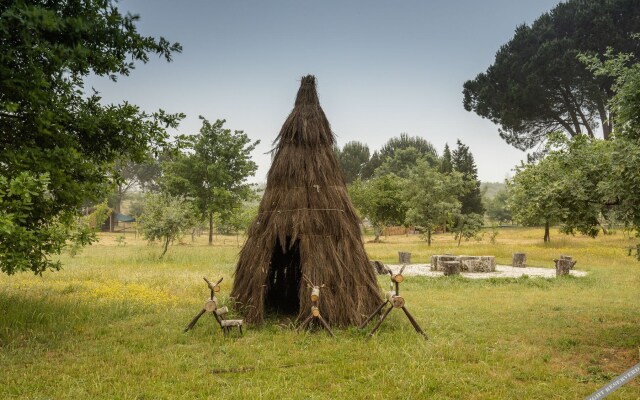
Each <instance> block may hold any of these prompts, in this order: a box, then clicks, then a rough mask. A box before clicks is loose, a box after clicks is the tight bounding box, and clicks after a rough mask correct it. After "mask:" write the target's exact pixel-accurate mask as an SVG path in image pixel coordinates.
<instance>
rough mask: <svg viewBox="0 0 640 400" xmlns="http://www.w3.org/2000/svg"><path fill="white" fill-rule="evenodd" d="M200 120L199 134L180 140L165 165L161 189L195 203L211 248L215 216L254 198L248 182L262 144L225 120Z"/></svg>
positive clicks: (183, 137)
mask: <svg viewBox="0 0 640 400" xmlns="http://www.w3.org/2000/svg"><path fill="white" fill-rule="evenodd" d="M200 119H201V120H202V128H200V133H199V134H197V135H181V136H180V137H179V138H178V141H179V148H180V151H179V152H178V153H177V154H176V155H175V157H174V159H173V160H172V161H170V162H167V163H166V164H165V168H164V171H165V172H164V177H163V181H162V185H163V187H164V190H165V191H167V192H168V193H170V194H172V195H175V196H182V197H187V198H191V199H193V201H194V202H195V205H196V207H197V209H198V211H199V212H200V214H201V215H202V217H203V218H206V219H207V220H208V222H209V244H210V245H211V244H213V220H214V213H216V212H217V213H220V214H224V213H228V212H229V213H230V212H231V210H233V209H234V208H237V207H238V206H239V205H240V204H241V202H242V201H243V200H246V199H249V198H250V197H251V196H252V194H253V192H252V191H251V187H250V185H249V184H248V183H247V182H246V181H247V178H248V177H249V176H252V175H253V174H254V173H255V171H256V170H257V168H258V166H257V165H256V163H255V162H253V161H252V160H251V152H252V151H253V150H254V149H255V148H256V146H257V145H258V144H259V143H260V141H255V142H252V141H251V139H249V137H248V136H247V135H246V134H245V133H244V132H243V131H231V130H230V129H225V128H224V123H225V120H217V121H216V122H214V123H211V122H209V121H208V120H207V119H206V118H204V117H200ZM224 217H225V216H224V215H223V218H224Z"/></svg>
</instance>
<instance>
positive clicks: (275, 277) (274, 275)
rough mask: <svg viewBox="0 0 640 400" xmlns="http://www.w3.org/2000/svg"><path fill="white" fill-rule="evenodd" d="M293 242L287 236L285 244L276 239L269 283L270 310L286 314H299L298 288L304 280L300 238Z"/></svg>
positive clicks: (268, 298)
mask: <svg viewBox="0 0 640 400" xmlns="http://www.w3.org/2000/svg"><path fill="white" fill-rule="evenodd" d="M290 244H291V239H290V238H287V243H286V244H285V246H284V250H283V246H282V245H281V244H280V241H279V240H276V244H275V247H274V248H273V254H272V255H271V265H270V268H269V278H268V281H267V284H268V285H269V286H268V287H267V303H266V309H267V310H268V311H272V312H276V313H284V314H298V311H300V299H299V298H298V290H299V288H300V281H301V280H302V268H301V266H300V240H296V241H295V243H293V246H291V245H290Z"/></svg>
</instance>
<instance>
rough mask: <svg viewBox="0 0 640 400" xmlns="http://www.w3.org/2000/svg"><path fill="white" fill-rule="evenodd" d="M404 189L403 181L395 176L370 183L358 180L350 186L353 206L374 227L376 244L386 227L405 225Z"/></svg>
mask: <svg viewBox="0 0 640 400" xmlns="http://www.w3.org/2000/svg"><path fill="white" fill-rule="evenodd" d="M402 187H403V180H402V179H400V178H398V177H397V176H395V175H393V174H389V175H382V176H376V177H374V178H371V179H370V180H368V181H362V180H360V179H358V180H356V181H355V182H353V183H352V184H351V185H350V186H349V195H350V197H351V200H352V201H353V205H354V206H355V207H356V208H357V209H358V210H359V211H360V213H361V214H362V216H364V217H366V218H367V219H368V220H369V222H370V223H371V225H373V229H374V234H375V239H374V241H375V242H379V241H380V235H381V234H382V232H383V230H384V228H385V227H387V226H390V225H401V224H403V223H404V220H405V213H406V207H405V205H404V202H403V197H402V190H403V189H402Z"/></svg>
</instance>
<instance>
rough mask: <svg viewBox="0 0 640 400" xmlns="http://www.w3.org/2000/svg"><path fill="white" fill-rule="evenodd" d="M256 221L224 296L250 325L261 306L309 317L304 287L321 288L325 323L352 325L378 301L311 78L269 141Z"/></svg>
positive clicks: (261, 312)
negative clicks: (271, 152)
mask: <svg viewBox="0 0 640 400" xmlns="http://www.w3.org/2000/svg"><path fill="white" fill-rule="evenodd" d="M274 143H276V146H275V148H274V152H275V154H274V157H273V163H272V165H271V169H270V170H269V174H268V176H267V186H266V189H265V192H264V196H263V198H262V202H261V203H260V208H259V211H258V216H257V218H256V220H255V221H253V223H252V224H251V227H250V228H249V231H248V238H247V241H246V243H245V245H244V247H243V248H242V250H241V252H240V259H239V261H238V265H237V267H236V272H235V280H234V283H233V291H232V293H231V297H232V298H233V299H234V300H235V301H236V303H237V304H238V305H239V306H240V308H241V310H242V311H243V313H244V315H245V319H246V320H247V322H249V323H261V322H262V321H263V320H264V316H265V312H266V309H267V310H269V309H272V310H276V311H279V312H289V313H297V316H298V319H300V318H303V317H305V316H307V315H308V313H309V310H310V307H311V300H310V298H309V294H310V289H309V288H308V283H309V282H311V283H313V284H314V285H325V286H324V287H323V288H322V292H321V299H320V303H319V307H320V312H321V313H322V315H323V316H324V318H325V319H326V320H327V321H328V322H329V323H330V324H332V325H340V326H344V325H358V324H359V323H360V322H361V321H362V320H364V318H366V316H367V315H368V314H370V313H372V312H373V311H374V310H375V308H376V307H377V306H378V305H379V304H380V302H381V299H380V291H379V287H378V284H377V281H376V276H375V273H374V270H373V268H372V267H371V265H370V264H369V261H368V258H367V254H366V252H365V250H364V246H363V243H362V239H361V236H360V229H359V221H358V217H357V216H356V213H355V210H354V208H353V205H352V204H351V199H350V198H349V195H348V193H347V189H346V186H345V182H344V177H343V175H342V171H341V170H340V167H339V165H338V162H337V160H336V157H335V155H334V152H333V146H334V143H335V138H334V136H333V133H332V132H331V128H330V126H329V121H328V120H327V117H326V116H325V114H324V112H323V111H322V108H321V107H320V102H319V100H318V94H317V92H316V82H315V77H313V76H311V75H309V76H306V77H304V78H302V82H301V85H300V89H299V90H298V96H297V98H296V102H295V106H294V108H293V111H292V112H291V114H290V115H289V117H288V118H287V120H286V121H285V123H284V125H283V126H282V130H281V131H280V134H279V135H278V137H277V138H276V141H275V142H274Z"/></svg>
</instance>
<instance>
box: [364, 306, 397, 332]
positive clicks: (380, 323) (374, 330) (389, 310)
mask: <svg viewBox="0 0 640 400" xmlns="http://www.w3.org/2000/svg"><path fill="white" fill-rule="evenodd" d="M391 310H393V306H391V307H389V308H387V311H385V312H384V314H382V318H380V321H378V323H377V324H376V326H374V327H373V329H372V330H371V333H369V336H373V334H374V333H376V331H377V330H378V328H380V325H382V322H383V321H384V319H385V318H387V315H389V313H390V312H391Z"/></svg>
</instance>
